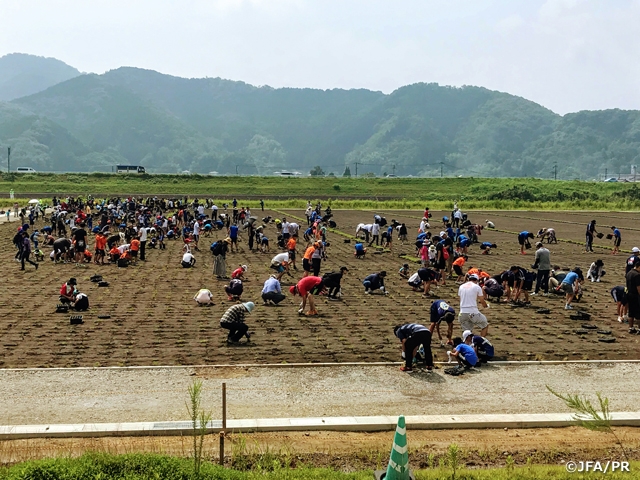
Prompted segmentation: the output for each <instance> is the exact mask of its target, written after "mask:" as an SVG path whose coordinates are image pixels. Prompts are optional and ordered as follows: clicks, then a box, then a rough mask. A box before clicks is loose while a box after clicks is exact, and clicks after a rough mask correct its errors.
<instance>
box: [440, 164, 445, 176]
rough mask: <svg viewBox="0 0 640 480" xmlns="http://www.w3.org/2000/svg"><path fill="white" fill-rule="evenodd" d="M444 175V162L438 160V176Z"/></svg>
mask: <svg viewBox="0 0 640 480" xmlns="http://www.w3.org/2000/svg"><path fill="white" fill-rule="evenodd" d="M442 177H444V162H440V178H442Z"/></svg>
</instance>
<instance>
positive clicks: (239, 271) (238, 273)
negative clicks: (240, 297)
mask: <svg viewBox="0 0 640 480" xmlns="http://www.w3.org/2000/svg"><path fill="white" fill-rule="evenodd" d="M248 269H249V267H247V266H246V265H240V266H239V267H238V268H236V269H235V270H234V271H233V272H231V278H237V279H239V280H242V281H243V282H244V281H246V279H245V278H244V274H245V272H246V271H247V270H248Z"/></svg>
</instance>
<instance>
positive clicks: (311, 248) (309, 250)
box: [302, 244, 316, 278]
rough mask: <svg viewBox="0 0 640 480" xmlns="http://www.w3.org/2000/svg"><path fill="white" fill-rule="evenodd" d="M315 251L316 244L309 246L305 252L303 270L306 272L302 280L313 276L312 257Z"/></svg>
mask: <svg viewBox="0 0 640 480" xmlns="http://www.w3.org/2000/svg"><path fill="white" fill-rule="evenodd" d="M315 251H316V246H315V244H313V245H310V246H308V247H307V249H306V250H305V251H304V255H303V257H302V269H303V270H304V275H302V278H304V277H307V276H309V275H311V257H312V256H313V252H315Z"/></svg>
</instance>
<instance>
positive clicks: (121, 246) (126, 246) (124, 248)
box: [118, 243, 131, 255]
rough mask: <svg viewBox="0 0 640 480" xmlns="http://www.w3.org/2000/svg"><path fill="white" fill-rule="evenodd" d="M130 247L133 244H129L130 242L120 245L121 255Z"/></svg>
mask: <svg viewBox="0 0 640 480" xmlns="http://www.w3.org/2000/svg"><path fill="white" fill-rule="evenodd" d="M130 247H131V245H130V244H128V243H125V244H124V245H120V246H119V247H118V251H119V252H120V255H122V254H123V253H124V252H126V251H128V250H129V248H130Z"/></svg>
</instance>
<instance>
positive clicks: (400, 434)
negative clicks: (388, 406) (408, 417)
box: [374, 415, 414, 480]
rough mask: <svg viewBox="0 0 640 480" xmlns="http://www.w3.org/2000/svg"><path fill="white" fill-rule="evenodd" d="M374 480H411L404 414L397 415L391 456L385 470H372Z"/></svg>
mask: <svg viewBox="0 0 640 480" xmlns="http://www.w3.org/2000/svg"><path fill="white" fill-rule="evenodd" d="M374 477H375V478H376V480H413V478H414V477H413V475H412V474H411V472H410V471H409V453H408V447H407V427H406V425H405V421H404V415H400V416H399V417H398V426H397V427H396V434H395V436H394V438H393V447H391V456H390V457H389V465H388V466H387V471H386V472H385V471H384V470H379V471H376V472H374Z"/></svg>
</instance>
